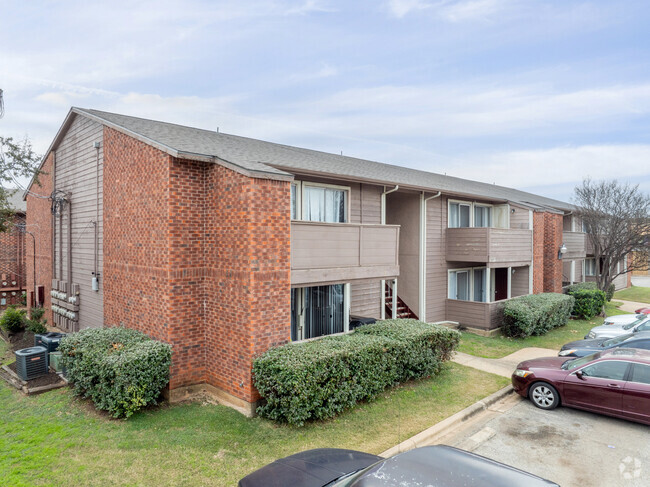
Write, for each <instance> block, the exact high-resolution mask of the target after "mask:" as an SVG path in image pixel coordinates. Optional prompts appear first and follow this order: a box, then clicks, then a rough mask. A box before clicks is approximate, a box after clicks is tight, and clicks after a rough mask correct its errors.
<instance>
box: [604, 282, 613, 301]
mask: <svg viewBox="0 0 650 487" xmlns="http://www.w3.org/2000/svg"><path fill="white" fill-rule="evenodd" d="M615 292H616V286H615V285H614V283H611V284H610V285H609V286H607V292H606V293H605V294H606V298H607V302H608V303H609V302H610V301H611V300H612V298H613V297H614V293H615Z"/></svg>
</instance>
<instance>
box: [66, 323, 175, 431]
mask: <svg viewBox="0 0 650 487" xmlns="http://www.w3.org/2000/svg"><path fill="white" fill-rule="evenodd" d="M59 351H60V352H61V362H62V365H63V366H65V367H66V368H67V371H68V372H67V373H68V380H69V381H70V383H71V384H72V386H73V388H74V392H75V393H76V394H78V395H80V396H82V397H86V398H89V399H91V400H92V401H93V403H94V404H95V406H96V407H97V408H98V409H103V410H105V411H108V412H109V413H110V414H111V415H112V416H113V417H115V418H120V417H125V418H128V417H129V416H131V415H132V414H133V413H134V412H136V411H138V410H139V409H141V408H143V407H145V406H148V405H150V404H156V403H157V400H158V398H159V397H160V393H161V392H162V389H163V388H164V387H165V385H167V383H168V382H169V367H170V366H171V347H170V346H169V345H168V344H166V343H162V342H158V341H155V340H152V339H150V338H149V337H147V336H146V335H144V334H143V333H140V332H138V331H136V330H131V329H127V328H91V329H86V330H82V331H80V332H77V333H71V334H69V335H67V336H65V337H64V338H62V339H61V343H60V344H59Z"/></svg>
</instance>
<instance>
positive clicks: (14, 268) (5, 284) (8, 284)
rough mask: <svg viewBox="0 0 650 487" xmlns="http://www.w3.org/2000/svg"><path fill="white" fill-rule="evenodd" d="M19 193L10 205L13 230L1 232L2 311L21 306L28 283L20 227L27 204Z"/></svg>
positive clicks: (11, 198)
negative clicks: (12, 213)
mask: <svg viewBox="0 0 650 487" xmlns="http://www.w3.org/2000/svg"><path fill="white" fill-rule="evenodd" d="M21 196H22V194H21V193H20V192H19V191H14V192H13V193H12V194H11V196H10V198H9V204H10V205H11V207H12V208H13V209H14V210H15V214H14V220H13V224H14V225H13V228H9V231H7V232H0V310H3V309H5V308H6V307H7V306H9V305H11V304H20V303H21V302H22V295H23V293H24V292H25V285H26V283H27V279H26V272H25V259H26V254H27V252H26V248H25V242H26V240H25V234H24V233H23V232H21V231H20V230H19V228H18V227H20V226H21V225H24V224H25V222H26V215H25V211H26V209H27V204H26V203H25V202H24V201H23V199H22V197H21Z"/></svg>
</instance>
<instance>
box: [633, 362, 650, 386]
mask: <svg viewBox="0 0 650 487" xmlns="http://www.w3.org/2000/svg"><path fill="white" fill-rule="evenodd" d="M630 382H640V383H641V384H650V365H643V364H634V365H633V366H632V374H630Z"/></svg>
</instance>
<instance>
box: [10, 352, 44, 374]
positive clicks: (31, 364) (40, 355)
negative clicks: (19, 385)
mask: <svg viewBox="0 0 650 487" xmlns="http://www.w3.org/2000/svg"><path fill="white" fill-rule="evenodd" d="M15 354H16V373H17V374H18V377H20V378H21V379H22V380H31V379H35V378H36V377H40V376H41V375H45V374H46V373H47V364H46V358H47V349H46V348H45V347H31V348H23V349H22V350H16V352H15Z"/></svg>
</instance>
